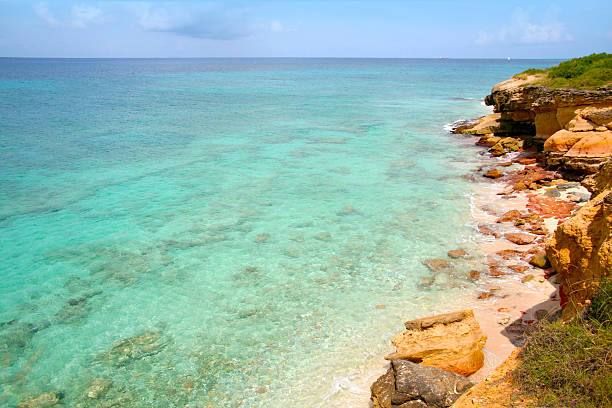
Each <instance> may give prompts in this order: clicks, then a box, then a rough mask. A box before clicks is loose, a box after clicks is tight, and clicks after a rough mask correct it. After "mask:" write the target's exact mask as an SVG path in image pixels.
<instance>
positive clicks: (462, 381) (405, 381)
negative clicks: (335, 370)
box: [370, 359, 473, 408]
mask: <svg viewBox="0 0 612 408" xmlns="http://www.w3.org/2000/svg"><path fill="white" fill-rule="evenodd" d="M472 385H473V384H472V383H471V382H470V381H469V380H468V379H466V378H465V377H463V376H461V375H458V374H455V373H451V372H449V371H445V370H440V369H437V368H434V367H424V366H422V365H419V364H415V363H413V362H410V361H407V360H399V359H394V360H392V361H391V367H389V369H388V370H387V372H386V373H385V374H384V375H382V376H381V377H380V378H379V379H378V380H376V381H375V382H374V384H372V386H371V387H370V390H371V392H372V394H371V399H372V402H373V405H374V408H428V407H429V408H446V407H450V406H451V405H452V404H453V403H454V402H455V401H456V400H457V398H459V397H460V396H461V394H462V393H464V392H465V391H466V390H468V389H469V388H470V387H471V386H472Z"/></svg>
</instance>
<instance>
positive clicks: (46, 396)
mask: <svg viewBox="0 0 612 408" xmlns="http://www.w3.org/2000/svg"><path fill="white" fill-rule="evenodd" d="M61 398H62V394H61V393H59V392H44V393H42V394H39V395H34V396H31V397H28V398H26V399H24V400H23V401H21V402H20V403H19V404H17V408H47V407H53V406H55V405H57V404H59V403H60V399H61Z"/></svg>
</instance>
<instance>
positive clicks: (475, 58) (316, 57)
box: [0, 56, 572, 61]
mask: <svg viewBox="0 0 612 408" xmlns="http://www.w3.org/2000/svg"><path fill="white" fill-rule="evenodd" d="M571 58H572V57H557V58H512V57H330V56H298V57H286V56H285V57H277V56H266V57H253V56H250V57H247V56H243V57H236V56H233V57H223V56H206V57H194V56H191V57H37V56H18V57H16V56H0V59H397V60H406V59H421V60H423V59H431V60H505V61H514V60H537V61H546V60H551V61H553V60H568V59H571Z"/></svg>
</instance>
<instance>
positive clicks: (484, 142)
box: [476, 133, 501, 147]
mask: <svg viewBox="0 0 612 408" xmlns="http://www.w3.org/2000/svg"><path fill="white" fill-rule="evenodd" d="M500 140H501V137H498V136H494V135H493V133H487V134H486V135H482V136H481V137H480V139H478V141H477V142H476V145H477V146H486V147H492V146H495V145H496V144H497V143H498V142H499V141H500Z"/></svg>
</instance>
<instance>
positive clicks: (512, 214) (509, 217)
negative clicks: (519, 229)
mask: <svg viewBox="0 0 612 408" xmlns="http://www.w3.org/2000/svg"><path fill="white" fill-rule="evenodd" d="M522 215H523V214H521V212H520V211H519V210H510V211H507V212H505V213H504V214H503V215H502V216H501V217H499V218H498V219H497V222H500V223H501V222H508V221H514V220H516V219H518V218H520V217H521V216H522Z"/></svg>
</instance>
